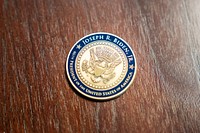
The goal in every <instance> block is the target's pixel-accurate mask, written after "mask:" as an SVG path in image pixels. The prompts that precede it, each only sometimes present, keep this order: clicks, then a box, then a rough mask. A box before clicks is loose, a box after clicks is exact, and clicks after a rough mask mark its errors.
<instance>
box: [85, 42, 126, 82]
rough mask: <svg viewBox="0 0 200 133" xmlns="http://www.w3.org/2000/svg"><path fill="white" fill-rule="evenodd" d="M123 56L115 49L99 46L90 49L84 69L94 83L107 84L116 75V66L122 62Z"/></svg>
mask: <svg viewBox="0 0 200 133" xmlns="http://www.w3.org/2000/svg"><path fill="white" fill-rule="evenodd" d="M121 62H122V61H121V58H120V56H119V54H118V53H117V52H115V50H113V49H111V48H109V47H105V46H98V47H96V48H92V49H90V58H89V60H86V59H85V60H83V62H82V71H84V72H85V73H86V74H88V76H89V78H90V79H91V81H92V82H93V83H100V82H102V83H104V84H106V83H107V82H109V81H110V80H111V79H113V78H114V77H115V75H116V72H115V71H114V70H115V68H116V67H117V66H118V65H119V64H120V63H121Z"/></svg>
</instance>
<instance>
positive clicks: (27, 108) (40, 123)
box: [0, 0, 200, 133]
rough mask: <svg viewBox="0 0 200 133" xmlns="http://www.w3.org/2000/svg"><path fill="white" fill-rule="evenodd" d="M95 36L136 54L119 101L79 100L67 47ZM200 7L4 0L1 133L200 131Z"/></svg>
mask: <svg viewBox="0 0 200 133" xmlns="http://www.w3.org/2000/svg"><path fill="white" fill-rule="evenodd" d="M98 31H104V32H110V33H113V34H116V35H118V36H120V37H122V38H123V39H124V40H126V41H127V42H128V43H129V44H130V45H131V47H132V48H133V50H134V52H135V54H136V58H137V64H138V71H137V75H136V78H135V80H134V83H133V85H132V86H131V87H130V88H129V89H128V91H127V92H126V93H125V94H123V95H122V96H120V97H119V98H117V99H115V100H111V101H107V102H96V101H91V100H88V99H85V98H83V97H81V96H80V95H78V93H76V92H75V91H74V89H73V87H72V86H71V85H70V83H69V81H68V80H67V77H66V70H65V62H66V58H67V55H68V53H69V50H70V48H71V47H72V46H73V44H74V43H75V42H76V41H77V40H78V39H80V38H81V37H83V36H85V35H87V34H89V33H93V32H98ZM199 34H200V1H199V0H107V1H106V0H0V39H1V40H0V64H1V66H0V132H6V133H7V132H19V133H21V132H28V133H29V132H30V133H31V132H35V133H40V132H47V133H49V132H52V133H54V132H62V133H68V132H73V133H79V132H81V133H82V132H83V133H84V132H87V133H88V132H100V133H112V132H119V133H133V132H134V133H146V132H152V133H153V132H162V133H163V132H164V133H171V132H174V133H175V132H180V133H182V132H187V133H198V132H200V36H199Z"/></svg>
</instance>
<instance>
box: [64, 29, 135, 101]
mask: <svg viewBox="0 0 200 133" xmlns="http://www.w3.org/2000/svg"><path fill="white" fill-rule="evenodd" d="M136 68H137V64H136V59H135V55H134V53H133V51H132V49H131V47H130V46H129V45H128V43H127V42H125V41H124V40H123V39H121V38H120V37H118V36H116V35H113V34H110V33H105V32H98V33H93V34H90V35H87V36H85V37H83V38H81V39H80V40H79V41H77V42H76V43H75V44H74V46H73V47H72V49H71V50H70V52H69V54H68V57H67V61H66V70H67V76H68V78H69V81H70V82H71V84H72V85H73V87H74V88H75V89H76V90H77V91H78V92H80V93H81V94H83V95H84V96H86V97H88V98H92V99H96V100H108V99H112V98H115V97H117V96H119V95H120V94H122V93H123V92H125V91H126V90H127V88H128V87H129V86H130V85H131V83H132V82H133V79H134V77H135V74H136Z"/></svg>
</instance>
